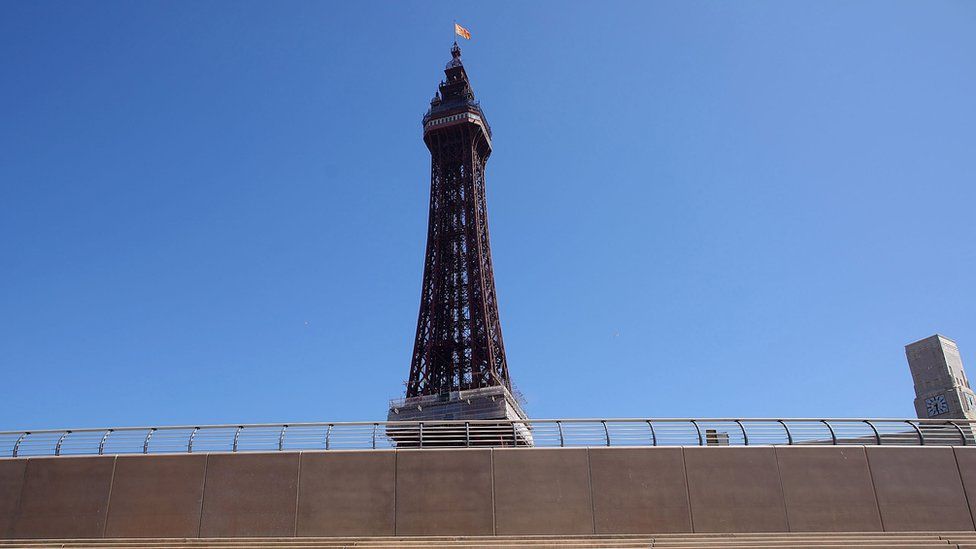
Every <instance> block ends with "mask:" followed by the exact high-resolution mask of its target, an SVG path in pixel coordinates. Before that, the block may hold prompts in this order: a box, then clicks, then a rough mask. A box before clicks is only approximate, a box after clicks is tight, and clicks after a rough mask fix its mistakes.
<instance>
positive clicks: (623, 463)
mask: <svg viewBox="0 0 976 549" xmlns="http://www.w3.org/2000/svg"><path fill="white" fill-rule="evenodd" d="M589 452H590V479H591V482H592V485H593V513H594V521H595V524H596V533H597V534H641V533H662V532H691V509H690V508H689V504H688V485H687V483H686V482H685V468H684V457H683V455H682V450H681V448H591V449H590V451H589Z"/></svg>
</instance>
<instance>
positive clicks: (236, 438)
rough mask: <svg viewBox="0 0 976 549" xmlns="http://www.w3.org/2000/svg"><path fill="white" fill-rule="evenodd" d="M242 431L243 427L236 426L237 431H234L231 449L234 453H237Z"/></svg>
mask: <svg viewBox="0 0 976 549" xmlns="http://www.w3.org/2000/svg"><path fill="white" fill-rule="evenodd" d="M243 430H244V426H243V425H238V426H237V430H236V431H234V448H233V451H235V452H236V451H237V447H238V444H239V443H240V441H241V431H243Z"/></svg>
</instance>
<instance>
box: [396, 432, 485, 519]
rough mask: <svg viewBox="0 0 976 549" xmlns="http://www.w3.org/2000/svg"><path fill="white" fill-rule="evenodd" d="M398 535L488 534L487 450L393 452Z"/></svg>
mask: <svg viewBox="0 0 976 549" xmlns="http://www.w3.org/2000/svg"><path fill="white" fill-rule="evenodd" d="M396 468H397V472H396V533H397V535H452V534H467V535H490V534H491V533H492V530H493V521H492V492H491V450H406V451H401V452H397V455H396Z"/></svg>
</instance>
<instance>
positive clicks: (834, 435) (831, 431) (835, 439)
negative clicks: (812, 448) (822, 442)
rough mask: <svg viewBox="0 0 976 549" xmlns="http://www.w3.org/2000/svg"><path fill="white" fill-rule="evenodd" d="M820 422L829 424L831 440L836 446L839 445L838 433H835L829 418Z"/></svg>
mask: <svg viewBox="0 0 976 549" xmlns="http://www.w3.org/2000/svg"><path fill="white" fill-rule="evenodd" d="M820 423H823V424H824V425H826V426H827V430H828V431H830V442H831V443H832V444H833V445H834V446H837V434H836V433H834V428H833V427H831V425H830V424H829V423H827V420H826V419H821V420H820Z"/></svg>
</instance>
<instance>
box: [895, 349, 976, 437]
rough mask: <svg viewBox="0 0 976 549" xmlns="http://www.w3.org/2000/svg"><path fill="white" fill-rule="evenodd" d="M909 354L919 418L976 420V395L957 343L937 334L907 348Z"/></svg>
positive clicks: (906, 351) (916, 410) (916, 409)
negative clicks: (965, 370)
mask: <svg viewBox="0 0 976 549" xmlns="http://www.w3.org/2000/svg"><path fill="white" fill-rule="evenodd" d="M905 355H906V356H907V357H908V367H909V368H910V369H911V371H912V381H913V382H914V383H915V412H916V413H917V414H918V417H919V418H923V419H929V418H932V419H976V393H974V392H973V390H972V389H971V388H970V386H969V380H968V379H967V378H966V372H964V371H963V368H962V357H961V356H959V347H957V346H956V342H955V341H952V340H951V339H949V338H947V337H945V336H941V335H938V334H936V335H934V336H931V337H927V338H925V339H922V340H919V341H916V342H915V343H910V344H908V345H906V346H905Z"/></svg>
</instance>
